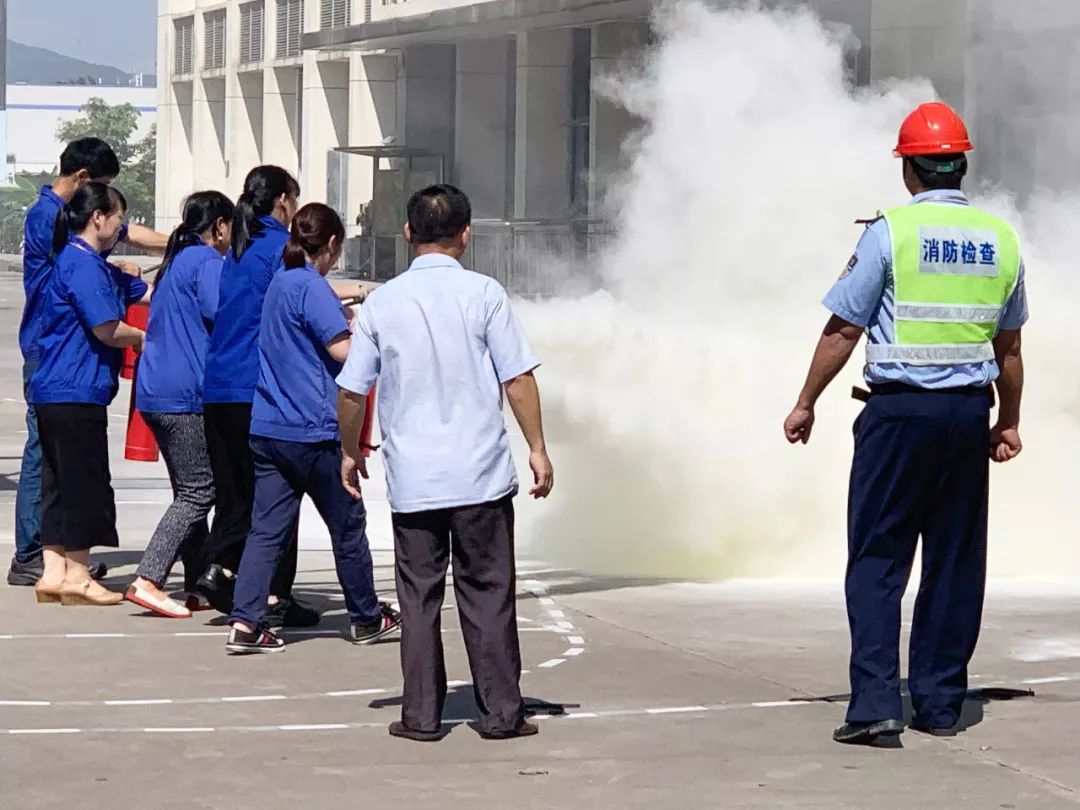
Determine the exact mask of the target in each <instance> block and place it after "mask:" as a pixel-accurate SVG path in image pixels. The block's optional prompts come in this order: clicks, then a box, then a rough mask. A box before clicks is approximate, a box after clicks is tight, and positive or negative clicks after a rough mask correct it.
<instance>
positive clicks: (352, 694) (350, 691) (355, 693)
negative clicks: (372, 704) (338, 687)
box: [323, 689, 389, 697]
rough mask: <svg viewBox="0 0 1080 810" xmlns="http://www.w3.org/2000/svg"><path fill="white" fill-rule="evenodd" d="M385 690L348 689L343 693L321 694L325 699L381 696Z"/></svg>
mask: <svg viewBox="0 0 1080 810" xmlns="http://www.w3.org/2000/svg"><path fill="white" fill-rule="evenodd" d="M387 691H389V690H387V689H348V690H346V691H344V692H323V694H324V695H326V697H359V696H360V695H382V694H384V693H386V692H387Z"/></svg>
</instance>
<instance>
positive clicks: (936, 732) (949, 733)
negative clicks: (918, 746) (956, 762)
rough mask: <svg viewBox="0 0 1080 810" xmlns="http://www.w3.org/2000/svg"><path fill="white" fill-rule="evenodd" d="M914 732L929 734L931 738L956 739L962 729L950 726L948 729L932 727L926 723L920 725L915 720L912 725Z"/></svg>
mask: <svg viewBox="0 0 1080 810" xmlns="http://www.w3.org/2000/svg"><path fill="white" fill-rule="evenodd" d="M911 728H912V730H913V731H918V732H919V733H920V734H929V735H930V736H931V737H955V736H956V735H957V734H958V733H960V729H959V728H957V727H956V726H949V727H947V728H945V727H940V726H931V725H927V724H926V723H920V722H919V721H918V720H915V721H913V722H912V724H911Z"/></svg>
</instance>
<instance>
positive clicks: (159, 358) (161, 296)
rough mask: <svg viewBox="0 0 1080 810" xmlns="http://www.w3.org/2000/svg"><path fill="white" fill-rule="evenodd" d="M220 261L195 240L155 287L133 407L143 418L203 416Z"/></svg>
mask: <svg viewBox="0 0 1080 810" xmlns="http://www.w3.org/2000/svg"><path fill="white" fill-rule="evenodd" d="M224 262H225V258H224V257H223V256H222V255H221V254H220V253H218V252H217V251H216V250H214V249H213V248H212V247H210V246H209V245H205V244H203V243H202V241H201V240H200V241H199V243H198V244H192V245H189V246H188V247H185V248H184V249H182V250H181V251H180V252H179V253H177V254H176V257H175V258H174V259H173V260H172V263H171V264H170V265H169V268H168V270H167V272H166V273H165V276H164V278H160V279H159V280H158V282H157V283H156V284H155V285H154V298H153V302H152V303H151V305H150V322H149V324H148V325H147V329H146V348H145V349H144V350H143V354H142V357H141V358H140V360H139V374H138V381H137V383H136V390H135V404H136V407H137V408H138V409H139V410H140V411H144V412H146V413H202V410H203V401H202V388H203V373H204V371H205V368H206V349H207V346H208V345H209V342H210V327H211V325H212V324H213V322H214V316H215V315H216V314H217V308H218V284H220V283H221V266H222V265H223V264H224Z"/></svg>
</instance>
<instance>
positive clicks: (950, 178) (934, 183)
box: [905, 153, 968, 191]
mask: <svg viewBox="0 0 1080 810" xmlns="http://www.w3.org/2000/svg"><path fill="white" fill-rule="evenodd" d="M905 161H906V162H907V163H908V165H910V166H911V170H912V171H913V172H915V176H916V177H917V178H918V179H919V184H920V185H921V186H922V187H923V188H925V189H927V190H929V191H937V190H948V189H957V190H959V188H960V187H961V185H963V182H964V177H965V176H967V170H968V160H967V156H966V155H964V154H963V153H958V154H955V155H934V156H933V157H931V156H929V155H916V156H915V157H909V158H905Z"/></svg>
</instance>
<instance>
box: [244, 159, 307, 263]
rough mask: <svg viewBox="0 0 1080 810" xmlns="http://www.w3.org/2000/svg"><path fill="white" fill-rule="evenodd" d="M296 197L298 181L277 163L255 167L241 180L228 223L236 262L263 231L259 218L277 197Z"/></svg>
mask: <svg viewBox="0 0 1080 810" xmlns="http://www.w3.org/2000/svg"><path fill="white" fill-rule="evenodd" d="M282 196H288V197H298V196H300V184H299V183H297V182H296V178H294V177H293V176H292V175H291V174H289V173H288V172H287V171H285V170H284V169H282V168H281V167H280V166H257V167H256V168H254V169H252V170H251V171H250V172H249V173H248V176H247V177H246V178H245V179H244V192H243V194H241V195H240V199H239V200H237V201H236V209H235V212H234V214H233V226H232V255H233V258H234V259H236V260H237V261H239V260H240V257H241V256H243V255H244V251H246V250H247V249H248V248H249V247H250V246H251V241H252V240H253V239H254V238H255V237H256V236H258V235H259V234H260V233H262V231H263V225H262V223H261V222H259V217H265V216H269V215H270V214H271V213H273V211H274V204H275V203H276V202H277V200H278V198H279V197H282Z"/></svg>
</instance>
